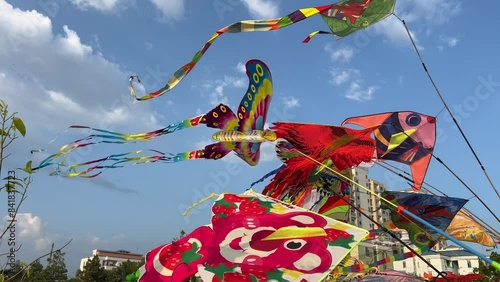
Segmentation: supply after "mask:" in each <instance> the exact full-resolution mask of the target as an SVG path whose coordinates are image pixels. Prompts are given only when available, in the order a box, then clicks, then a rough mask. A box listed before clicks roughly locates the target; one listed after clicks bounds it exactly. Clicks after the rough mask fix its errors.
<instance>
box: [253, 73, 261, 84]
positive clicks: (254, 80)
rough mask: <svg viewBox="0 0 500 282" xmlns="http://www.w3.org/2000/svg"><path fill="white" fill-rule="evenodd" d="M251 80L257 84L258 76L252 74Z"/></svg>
mask: <svg viewBox="0 0 500 282" xmlns="http://www.w3.org/2000/svg"><path fill="white" fill-rule="evenodd" d="M252 78H253V82H255V83H259V81H260V76H259V75H258V74H256V73H254V74H253V76H252Z"/></svg>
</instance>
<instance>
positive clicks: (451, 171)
mask: <svg viewBox="0 0 500 282" xmlns="http://www.w3.org/2000/svg"><path fill="white" fill-rule="evenodd" d="M391 125H392V126H394V127H395V128H397V129H399V130H400V131H401V132H402V133H403V134H404V135H406V137H407V138H409V139H411V140H413V141H414V142H415V143H417V144H419V147H420V148H422V149H423V150H424V151H425V152H426V153H428V154H430V155H431V156H432V157H433V158H434V159H436V160H437V161H438V162H439V163H440V164H441V165H442V166H444V167H445V168H446V169H447V170H448V171H449V172H450V173H451V174H452V175H453V176H454V177H455V178H456V179H457V180H458V181H460V183H462V185H464V186H465V188H467V190H469V192H471V193H472V195H474V196H475V197H476V198H477V199H478V200H479V202H481V204H482V205H483V206H484V207H485V208H486V209H487V210H488V211H489V212H490V213H491V214H492V215H493V217H495V219H496V220H497V221H498V222H500V219H499V218H498V216H497V215H496V214H495V213H494V212H493V211H492V210H491V209H490V207H488V205H486V203H485V202H484V201H483V199H481V197H479V195H478V194H476V192H474V190H472V188H470V186H469V185H467V183H465V181H463V180H462V178H460V176H458V175H457V174H456V173H455V172H454V171H453V170H452V169H451V168H450V167H449V166H448V165H447V164H445V163H444V162H443V161H442V160H441V159H440V158H439V157H437V156H436V155H435V154H434V152H432V151H431V150H429V149H427V148H425V147H424V146H422V144H420V143H419V142H417V141H415V140H414V139H413V138H412V137H411V136H410V135H408V134H407V133H406V132H405V131H404V130H403V128H401V126H398V125H397V124H394V123H391ZM411 181H413V180H411Z"/></svg>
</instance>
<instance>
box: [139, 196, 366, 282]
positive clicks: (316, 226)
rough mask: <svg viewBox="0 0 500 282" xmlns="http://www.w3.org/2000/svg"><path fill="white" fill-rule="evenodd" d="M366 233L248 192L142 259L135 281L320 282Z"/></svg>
mask: <svg viewBox="0 0 500 282" xmlns="http://www.w3.org/2000/svg"><path fill="white" fill-rule="evenodd" d="M367 234H368V232H367V231H366V230H364V229H360V228H358V227H355V226H352V225H349V224H346V223H343V222H339V221H336V220H334V219H331V218H327V217H324V216H322V215H320V214H317V213H313V212H310V211H307V210H304V209H302V208H299V207H296V206H293V205H289V204H285V203H283V202H280V201H278V200H276V199H272V198H269V197H266V196H264V195H262V194H259V193H256V192H254V191H252V190H248V191H247V192H245V193H244V194H241V195H235V194H222V195H220V196H219V197H218V199H217V200H216V201H215V203H214V205H213V206H212V218H211V224H209V225H206V226H201V227H199V228H197V229H195V230H194V231H193V232H192V233H190V234H188V235H186V236H185V237H183V238H181V239H179V240H178V241H176V242H173V243H170V244H166V245H162V246H159V247H157V248H155V249H153V250H151V251H150V252H148V254H147V255H146V261H145V265H144V266H143V267H141V268H140V269H139V270H138V272H137V276H138V281H143V282H145V281H169V282H175V281H179V282H181V281H185V280H186V279H188V278H189V277H190V276H192V275H194V274H196V273H197V274H198V275H200V276H201V278H202V279H203V281H240V282H245V281H248V282H251V281H284V282H285V281H296V282H299V281H300V282H307V281H321V280H322V279H323V278H324V277H326V276H327V275H328V274H329V273H330V272H331V271H332V270H333V268H334V267H335V266H336V265H337V264H339V263H340V262H341V261H342V259H343V258H344V257H345V256H346V255H347V254H348V253H349V252H350V251H351V250H352V248H354V247H355V246H356V245H357V244H358V243H359V242H360V241H361V240H362V239H363V238H364V237H366V235H367Z"/></svg>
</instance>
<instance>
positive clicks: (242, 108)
mask: <svg viewBox="0 0 500 282" xmlns="http://www.w3.org/2000/svg"><path fill="white" fill-rule="evenodd" d="M245 102H246V101H245ZM246 106H248V103H247V105H246ZM241 111H242V112H244V113H246V112H247V109H246V108H245V107H243V106H241Z"/></svg>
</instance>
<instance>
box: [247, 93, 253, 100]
mask: <svg viewBox="0 0 500 282" xmlns="http://www.w3.org/2000/svg"><path fill="white" fill-rule="evenodd" d="M247 98H248V100H250V101H252V99H253V97H252V94H251V93H247Z"/></svg>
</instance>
